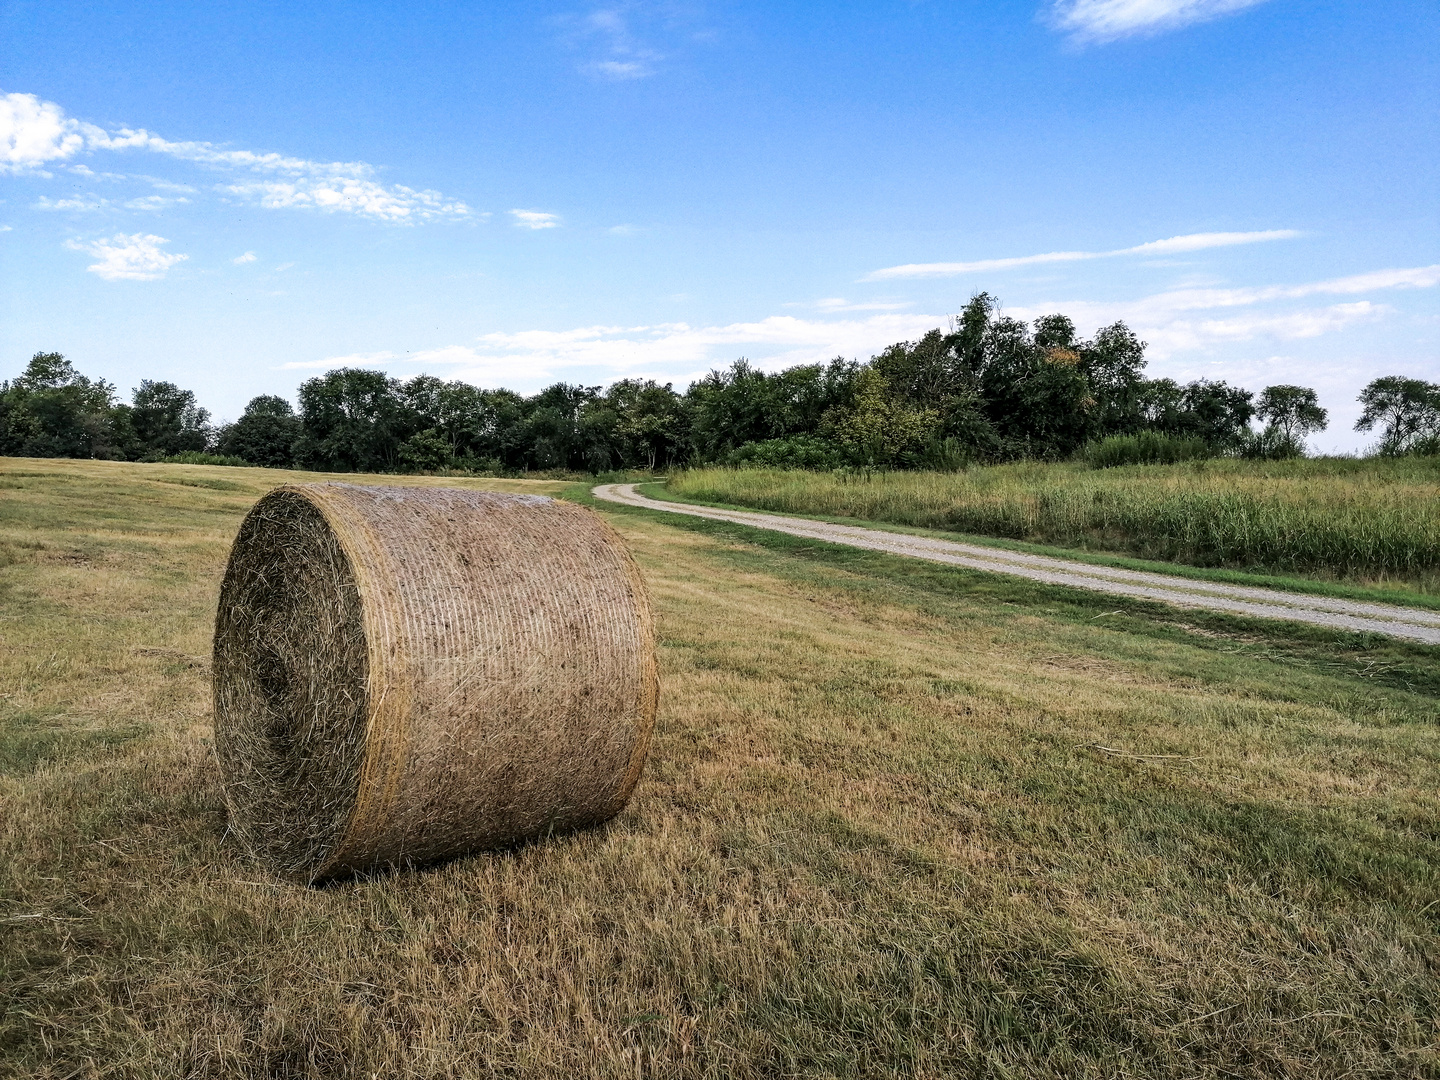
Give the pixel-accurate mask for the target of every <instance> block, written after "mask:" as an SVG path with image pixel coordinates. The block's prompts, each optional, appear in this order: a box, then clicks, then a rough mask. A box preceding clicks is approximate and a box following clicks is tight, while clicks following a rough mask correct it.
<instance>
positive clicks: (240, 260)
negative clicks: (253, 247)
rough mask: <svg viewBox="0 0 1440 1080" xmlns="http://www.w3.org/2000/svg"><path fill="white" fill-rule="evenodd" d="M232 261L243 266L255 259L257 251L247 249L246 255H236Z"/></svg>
mask: <svg viewBox="0 0 1440 1080" xmlns="http://www.w3.org/2000/svg"><path fill="white" fill-rule="evenodd" d="M230 261H231V262H232V263H234V264H235V265H236V266H243V265H244V264H245V263H252V262H254V261H255V252H253V251H247V252H245V254H244V255H236V256H235V258H233V259H231V260H230Z"/></svg>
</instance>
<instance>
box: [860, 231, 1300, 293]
mask: <svg viewBox="0 0 1440 1080" xmlns="http://www.w3.org/2000/svg"><path fill="white" fill-rule="evenodd" d="M1300 235H1301V234H1300V233H1299V232H1298V231H1297V230H1295V229H1266V230H1264V231H1262V232H1220V233H1189V234H1187V235H1185V236H1172V237H1170V238H1169V239H1168V240H1152V241H1150V242H1149V243H1148V244H1137V245H1135V246H1134V247H1128V248H1117V249H1116V250H1114V251H1048V252H1045V253H1043V254H1040V255H1018V256H1015V257H1013V258H1008V259H980V260H977V261H974V262H943V263H905V264H904V265H902V266H887V267H885V268H884V269H882V270H872V271H871V272H870V273H868V274H866V275H865V276H864V277H863V278H861V279H860V280H861V281H886V280H889V279H892V278H927V277H958V276H959V275H961V274H977V273H989V272H992V271H997V270H1011V269H1014V268H1015V267H1018V266H1041V265H1044V264H1046V263H1068V262H1083V261H1085V260H1087V259H1113V258H1116V257H1118V256H1121V255H1174V254H1177V253H1180V252H1187V251H1203V250H1205V249H1206V248H1219V247H1234V246H1236V245H1238V244H1259V243H1264V242H1266V241H1269V240H1290V239H1293V238H1295V237H1297V236H1300Z"/></svg>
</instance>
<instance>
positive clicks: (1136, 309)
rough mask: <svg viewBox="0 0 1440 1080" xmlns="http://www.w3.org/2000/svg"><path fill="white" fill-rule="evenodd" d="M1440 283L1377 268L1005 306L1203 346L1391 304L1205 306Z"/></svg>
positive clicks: (1309, 329) (1176, 345) (1424, 270)
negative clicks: (1248, 311)
mask: <svg viewBox="0 0 1440 1080" xmlns="http://www.w3.org/2000/svg"><path fill="white" fill-rule="evenodd" d="M1437 284H1440V265H1435V266H1417V267H1411V268H1407V269H1394V270H1376V271H1372V272H1370V273H1366V274H1355V275H1351V276H1349V277H1341V278H1329V279H1326V280H1323V281H1313V282H1306V283H1303V284H1300V285H1265V286H1258V287H1253V288H1241V289H1172V290H1169V291H1167V292H1163V293H1156V294H1155V295H1153V296H1146V297H1141V298H1140V299H1138V300H1127V301H1118V302H1099V303H1097V302H1095V301H1085V300H1073V301H1047V302H1043V303H1037V304H1027V305H1025V306H1024V307H1015V308H1007V309H1006V313H1007V314H1009V315H1013V316H1015V317H1016V318H1020V319H1033V318H1036V317H1037V316H1040V315H1048V314H1050V313H1052V312H1057V311H1058V312H1062V313H1063V314H1065V315H1068V316H1070V318H1072V319H1074V320H1075V323H1076V325H1078V326H1079V327H1080V328H1081V330H1082V331H1084V332H1086V333H1088V332H1090V331H1092V330H1094V329H1096V328H1097V327H1100V326H1105V325H1108V324H1110V323H1113V322H1116V321H1121V320H1123V321H1124V322H1125V323H1127V324H1128V325H1129V326H1130V327H1131V329H1133V330H1134V331H1135V332H1136V333H1137V334H1139V335H1140V337H1141V338H1143V339H1144V340H1146V341H1148V342H1149V343H1150V355H1151V356H1153V357H1155V358H1158V359H1163V358H1166V357H1168V356H1170V355H1172V354H1175V353H1179V352H1185V351H1188V350H1194V349H1203V348H1206V347H1208V346H1210V345H1212V344H1214V343H1217V342H1237V341H1250V340H1254V339H1256V338H1260V337H1270V338H1278V339H1280V340H1295V339H1300V338H1312V337H1318V336H1320V335H1321V334H1328V333H1333V332H1336V331H1339V330H1344V329H1346V328H1348V327H1350V326H1352V325H1355V324H1357V323H1363V322H1370V321H1374V320H1378V319H1382V318H1384V317H1385V316H1387V315H1389V314H1391V313H1392V311H1393V309H1392V308H1390V307H1389V306H1387V305H1384V304H1378V303H1372V302H1371V301H1369V300H1362V301H1355V302H1350V303H1341V304H1331V305H1328V306H1324V307H1308V308H1300V309H1298V310H1290V311H1280V312H1276V313H1273V314H1270V313H1266V314H1257V315H1244V316H1234V317H1230V318H1222V317H1213V318H1203V317H1198V314H1199V313H1203V312H1220V311H1224V310H1226V309H1233V308H1243V307H1251V306H1255V305H1262V304H1274V303H1277V302H1283V301H1293V300H1303V299H1305V298H1307V297H1315V296H1355V295H1358V294H1360V293H1368V292H1377V291H1381V290H1386V289H1425V288H1432V287H1434V286H1435V285H1437Z"/></svg>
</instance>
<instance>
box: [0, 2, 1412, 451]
mask: <svg viewBox="0 0 1440 1080" xmlns="http://www.w3.org/2000/svg"><path fill="white" fill-rule="evenodd" d="M399 7H400V6H399V5H380V4H369V5H367V4H347V5H338V4H334V5H328V4H315V5H294V4H246V5H233V4H214V5H206V6H204V7H203V8H202V7H201V6H198V5H189V4H186V5H180V4H174V5H166V4H164V3H147V4H143V5H142V4H127V3H109V4H93V3H92V4H83V5H82V4H71V3H64V2H55V3H46V4H40V3H37V2H31V0H26V2H20V3H5V4H3V5H0V55H4V56H5V57H6V60H5V63H4V65H3V67H0V95H3V98H0V173H3V174H0V230H3V231H0V282H3V284H4V306H3V308H0V313H3V326H0V378H4V377H8V376H10V375H13V374H14V373H16V372H18V371H19V370H20V369H21V368H22V367H23V365H24V364H25V362H26V361H27V360H28V358H29V356H30V355H31V353H33V352H35V351H36V350H39V349H44V350H52V349H53V350H59V351H62V352H64V353H66V354H67V355H68V356H70V357H71V359H72V360H73V361H74V362H75V363H76V365H77V366H78V367H79V368H80V369H81V370H82V371H85V372H86V373H88V374H92V375H97V376H100V377H103V378H106V379H109V380H110V381H112V382H114V383H116V384H117V385H118V386H119V387H120V388H121V390H122V392H127V393H128V391H129V389H130V388H131V387H133V386H136V385H138V383H139V381H140V380H141V379H142V378H164V379H170V380H173V381H175V382H178V383H180V384H181V385H182V386H186V387H189V388H192V389H194V390H195V391H196V392H197V393H198V394H199V396H200V398H201V401H202V403H204V404H205V405H207V406H208V407H209V408H210V409H211V410H212V411H213V412H214V413H215V414H216V415H217V417H220V418H233V417H235V416H237V415H238V414H239V413H240V411H241V410H242V409H243V407H244V404H245V402H246V401H247V400H248V399H249V398H250V397H251V396H253V395H255V394H259V393H281V394H287V395H288V394H292V393H293V391H294V389H295V387H296V386H297V385H298V384H299V383H300V382H301V381H302V380H303V379H305V378H308V377H310V376H312V375H314V374H317V373H319V372H321V371H323V370H325V369H327V368H329V367H334V366H339V365H341V364H365V365H369V366H376V367H381V368H384V369H385V370H387V371H389V372H391V373H393V374H395V375H397V376H401V377H408V376H410V375H413V374H417V373H419V372H422V371H424V372H429V373H432V374H436V375H440V376H442V377H446V378H464V379H466V380H468V381H471V382H475V383H479V384H481V385H485V386H496V385H503V386H509V387H512V388H514V389H517V390H521V391H526V392H529V391H533V390H535V389H538V388H540V387H541V386H544V385H546V384H548V383H550V382H553V381H556V380H559V379H564V380H567V381H571V382H584V383H587V384H603V383H606V382H609V381H612V380H614V379H616V378H621V377H625V376H648V377H654V378H657V379H660V380H662V381H673V382H675V383H676V384H677V386H682V385H683V384H685V383H686V382H688V381H689V380H690V379H692V378H694V377H695V376H697V375H698V374H702V373H703V372H704V371H706V370H708V369H709V368H711V367H713V366H719V365H724V364H728V363H729V362H730V361H731V360H733V359H735V358H736V357H738V356H742V355H743V356H748V357H750V358H751V359H752V360H753V361H755V362H756V363H758V364H760V365H761V366H763V367H767V368H779V367H783V366H788V365H789V364H793V363H798V362H804V361H813V360H819V359H826V358H828V357H830V356H834V355H837V354H843V355H846V356H855V357H859V358H862V359H863V358H865V357H868V356H869V355H871V354H872V353H874V352H876V351H878V350H879V349H880V348H883V347H884V346H885V345H887V344H889V343H890V342H893V341H897V340H902V339H907V338H914V337H917V336H918V335H919V334H921V333H923V332H924V331H925V330H926V329H928V328H930V327H933V326H937V325H941V324H943V322H944V320H945V319H946V318H947V316H949V315H950V314H952V313H954V312H955V311H957V310H958V309H959V308H960V307H961V306H962V305H963V304H964V302H965V300H966V299H967V298H968V297H969V296H970V295H971V293H973V292H975V291H977V290H980V289H985V290H988V291H989V292H991V293H992V294H994V295H996V296H998V297H999V298H1000V299H1001V301H1002V302H1003V304H1004V307H1005V310H1006V311H1007V312H1009V313H1011V314H1015V315H1018V316H1020V317H1023V318H1031V317H1034V316H1035V315H1038V314H1044V313H1048V312H1051V311H1063V312H1066V313H1067V314H1070V315H1071V316H1072V317H1073V318H1074V319H1075V320H1076V322H1077V323H1078V324H1079V325H1080V326H1081V328H1082V329H1084V330H1086V331H1091V330H1093V329H1095V328H1096V327H1098V326H1100V325H1103V324H1105V323H1108V322H1111V321H1113V320H1115V319H1124V320H1125V321H1127V322H1128V323H1130V324H1131V325H1132V326H1133V327H1135V328H1136V329H1137V330H1138V331H1139V332H1140V334H1141V336H1142V337H1143V338H1144V339H1145V340H1147V341H1148V342H1150V352H1149V355H1150V372H1151V374H1153V375H1169V376H1173V377H1176V378H1180V379H1190V378H1196V377H1209V378H1225V379H1229V380H1230V381H1232V382H1238V383H1240V384H1242V385H1245V386H1247V387H1251V388H1253V389H1259V388H1260V387H1262V386H1265V385H1268V384H1270V383H1275V382H1299V383H1303V384H1306V385H1311V386H1315V387H1316V388H1317V389H1318V390H1319V391H1320V393H1321V400H1322V403H1323V404H1325V405H1327V406H1328V407H1329V408H1330V409H1331V412H1332V425H1331V428H1330V430H1329V431H1328V432H1326V433H1325V434H1323V435H1321V436H1319V437H1318V438H1317V439H1316V440H1315V444H1316V445H1317V446H1318V447H1320V448H1322V449H1353V448H1358V447H1360V446H1362V445H1363V444H1364V441H1365V437H1364V436H1360V435H1356V434H1354V433H1352V432H1351V431H1350V430H1349V428H1350V425H1351V423H1353V419H1354V416H1355V414H1356V411H1357V410H1356V407H1355V405H1354V397H1355V394H1356V392H1357V391H1358V389H1359V388H1360V386H1362V385H1363V384H1364V383H1365V382H1366V381H1368V380H1369V379H1370V378H1373V377H1374V376H1376V375H1380V374H1392V373H1400V374H1407V375H1414V376H1419V377H1423V378H1428V379H1432V380H1440V304H1437V297H1440V265H1437V264H1440V122H1437V120H1440V61H1437V53H1440V50H1437V46H1440V9H1437V7H1436V5H1435V4H1434V3H1433V0H1391V2H1387V3H1385V4H1362V3H1342V2H1324V0H1313V2H1302V0H1061V2H1059V3H1054V2H1052V0H1025V2H1013V3H1003V2H1001V3H989V4H979V3H964V2H954V0H952V2H941V0H932V2H919V0H917V2H909V3H901V2H894V3H886V2H879V0H877V2H872V3H843V2H837V3H826V4H783V3H780V4H777V3H766V4H759V3H755V4H746V3H732V4H720V3H685V2H677V3H628V4H627V3H608V4H580V3H576V4H567V3H527V4H512V5H493V6H486V5H439V4H429V5H426V4H412V5H408V6H406V7H405V9H404V10H403V11H402V10H398V8H399ZM492 8H493V9H492Z"/></svg>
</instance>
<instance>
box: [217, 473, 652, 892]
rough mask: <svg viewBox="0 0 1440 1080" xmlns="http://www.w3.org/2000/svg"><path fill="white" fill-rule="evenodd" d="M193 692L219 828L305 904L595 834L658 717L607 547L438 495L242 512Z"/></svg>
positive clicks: (586, 531)
mask: <svg viewBox="0 0 1440 1080" xmlns="http://www.w3.org/2000/svg"><path fill="white" fill-rule="evenodd" d="M214 679H215V748H216V755H217V757H218V758H219V762H220V769H221V775H222V780H223V783H224V787H225V797H226V801H227V802H228V804H229V808H230V823H231V828H232V829H233V830H234V831H235V832H236V833H237V834H238V835H239V837H240V839H241V840H242V841H243V842H244V843H245V845H246V846H247V847H249V848H250V850H251V851H252V852H254V853H255V854H256V855H257V856H258V857H260V858H261V859H262V860H263V861H265V862H266V863H268V864H269V865H270V866H271V867H272V868H273V869H274V870H276V871H277V872H279V873H281V874H283V875H285V876H287V877H290V878H293V879H297V880H302V881H312V882H313V881H318V880H321V879H324V878H330V877H337V876H342V875H346V874H350V873H354V872H357V871H364V870H369V869H374V868H379V867H384V866H396V865H408V864H414V863H421V862H427V861H431V860H435V859H441V858H445V857H447V856H452V855H458V854H462V853H464V852H470V851H481V850H486V849H495V848H502V847H506V846H509V845H513V844H515V843H517V842H519V841H522V840H524V839H526V838H529V837H535V836H538V835H542V834H545V833H548V832H550V831H551V830H567V829H573V828H577V827H580V826H584V825H590V824H594V823H597V822H601V821H604V820H606V819H607V818H609V817H611V816H612V815H614V814H615V813H617V812H618V811H619V810H620V808H621V807H623V806H624V805H625V803H626V801H627V800H628V799H629V797H630V793H631V791H633V790H634V787H635V784H636V782H637V780H638V779H639V777H640V768H641V766H642V765H643V764H644V761H645V751H646V748H647V746H648V745H649V740H650V729H651V727H652V725H653V724H654V721H655V706H656V700H657V696H658V679H657V675H656V665H655V640H654V626H653V622H652V620H651V616H650V607H649V603H648V601H647V599H646V595H645V589H644V585H643V583H642V581H641V579H640V575H639V572H638V570H637V569H636V566H635V563H634V561H633V560H632V559H631V557H630V554H629V552H628V551H627V550H626V548H625V545H624V543H623V542H622V541H621V540H620V538H619V537H618V536H617V535H616V534H615V533H614V531H613V530H611V529H610V527H609V526H608V525H606V524H605V523H604V522H603V521H602V520H601V519H600V517H599V516H598V515H597V514H595V513H594V512H592V511H590V510H587V509H585V508H584V507H580V506H576V505H573V504H570V503H565V502H559V501H557V500H554V499H548V498H544V497H542V496H536V495H502V494H494V493H491V492H481V491H467V490H460V489H456V488H418V487H360V486H356V485H351V484H303V485H296V486H292V487H282V488H277V489H276V490H274V491H272V492H270V494H268V495H266V496H265V497H264V498H263V499H261V500H260V501H259V502H258V503H257V504H256V505H255V507H254V508H253V509H252V510H251V511H250V514H249V516H247V517H246V518H245V521H244V523H243V524H242V525H241V526H240V533H239V535H238V536H237V537H236V539H235V546H234V548H233V549H232V550H231V552H230V565H229V567H228V568H227V570H226V572H225V581H224V584H223V585H222V586H221V590H220V609H219V612H218V615H217V617H216V620H215V657H214Z"/></svg>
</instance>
